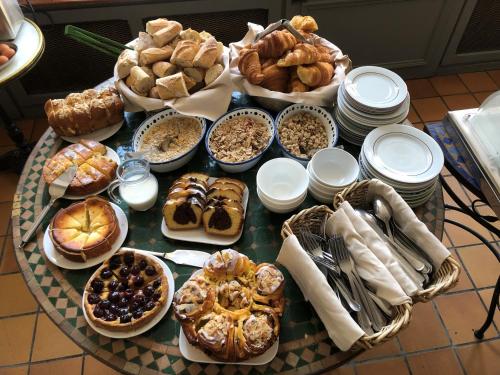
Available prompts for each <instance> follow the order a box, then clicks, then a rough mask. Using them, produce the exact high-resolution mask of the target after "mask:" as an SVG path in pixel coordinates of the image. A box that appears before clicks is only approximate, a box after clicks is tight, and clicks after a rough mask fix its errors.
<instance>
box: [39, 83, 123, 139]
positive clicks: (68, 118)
mask: <svg viewBox="0 0 500 375" xmlns="http://www.w3.org/2000/svg"><path fill="white" fill-rule="evenodd" d="M44 108H45V114H46V115H47V119H48V122H49V125H50V126H51V127H52V128H53V129H54V131H55V132H56V134H58V135H62V136H77V135H85V134H88V133H92V132H93V131H96V130H99V129H102V128H105V127H107V126H110V125H114V124H116V123H118V122H120V121H122V120H123V102H122V100H121V99H120V96H119V95H118V92H117V91H116V89H115V88H113V87H109V88H106V89H104V90H102V91H97V90H93V89H90V90H85V91H83V92H82V93H72V94H69V95H68V96H67V97H66V98H65V99H49V100H47V101H46V102H45V106H44Z"/></svg>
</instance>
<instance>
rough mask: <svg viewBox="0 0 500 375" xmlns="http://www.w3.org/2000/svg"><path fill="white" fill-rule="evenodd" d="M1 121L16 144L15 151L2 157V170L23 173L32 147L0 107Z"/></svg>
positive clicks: (0, 161) (0, 168) (0, 157)
mask: <svg viewBox="0 0 500 375" xmlns="http://www.w3.org/2000/svg"><path fill="white" fill-rule="evenodd" d="M0 119H1V120H2V122H3V123H4V126H5V129H6V130H7V133H8V134H9V138H10V139H12V141H13V142H14V143H15V144H16V146H17V148H16V149H15V150H12V151H9V152H6V153H5V154H3V155H1V156H0V170H6V169H11V170H13V171H14V172H16V173H21V172H22V170H23V167H24V163H25V162H26V159H28V156H29V155H30V153H31V149H32V147H31V146H30V145H29V144H28V143H27V141H26V139H25V138H24V134H23V132H22V130H21V129H19V127H18V126H17V125H16V124H15V123H14V122H12V120H11V119H10V117H9V115H8V114H7V112H5V110H4V109H3V108H2V106H0Z"/></svg>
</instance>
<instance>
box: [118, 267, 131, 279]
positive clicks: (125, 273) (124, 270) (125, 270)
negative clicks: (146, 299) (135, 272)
mask: <svg viewBox="0 0 500 375" xmlns="http://www.w3.org/2000/svg"><path fill="white" fill-rule="evenodd" d="M129 273H130V269H129V268H128V267H127V266H123V267H122V268H121V269H120V276H123V277H127V276H128V274H129Z"/></svg>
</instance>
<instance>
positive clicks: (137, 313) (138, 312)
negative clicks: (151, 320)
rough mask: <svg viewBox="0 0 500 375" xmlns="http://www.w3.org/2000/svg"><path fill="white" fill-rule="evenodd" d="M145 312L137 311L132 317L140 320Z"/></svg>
mask: <svg viewBox="0 0 500 375" xmlns="http://www.w3.org/2000/svg"><path fill="white" fill-rule="evenodd" d="M142 314H144V313H143V311H142V310H140V309H139V310H135V311H134V312H133V313H132V316H133V317H134V319H139V318H140V317H141V316H142Z"/></svg>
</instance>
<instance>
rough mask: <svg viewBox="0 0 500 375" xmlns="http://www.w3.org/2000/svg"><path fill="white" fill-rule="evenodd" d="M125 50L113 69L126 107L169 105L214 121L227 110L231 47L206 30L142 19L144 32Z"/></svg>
mask: <svg viewBox="0 0 500 375" xmlns="http://www.w3.org/2000/svg"><path fill="white" fill-rule="evenodd" d="M131 45H132V46H133V47H134V49H133V50H132V49H126V50H124V51H123V52H122V53H121V54H120V56H119V57H118V60H117V63H116V65H115V69H114V77H115V86H116V87H117V89H118V90H119V91H120V93H121V94H122V97H123V98H124V102H125V105H126V110H127V111H130V112H134V111H142V110H145V111H156V110H161V109H163V108H165V107H171V108H174V109H176V110H177V111H178V112H181V113H183V114H186V115H196V116H202V117H206V118H208V119H210V120H215V119H217V118H218V117H219V116H221V115H222V114H224V113H225V112H226V111H227V108H228V106H229V102H230V100H231V93H232V84H231V79H230V76H229V49H228V48H227V47H224V45H223V44H222V43H221V42H219V41H217V40H216V38H215V37H214V36H213V35H211V34H210V33H208V32H206V31H201V32H198V31H196V30H193V29H191V28H188V29H185V28H184V27H183V25H182V24H180V23H179V22H177V21H174V20H168V19H166V18H158V19H154V20H151V21H148V22H147V23H146V32H140V33H139V37H138V38H137V39H136V40H134V41H133V42H132V43H131Z"/></svg>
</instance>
